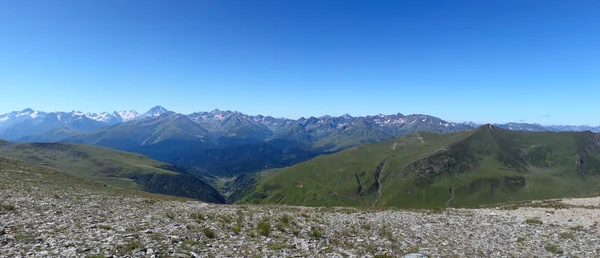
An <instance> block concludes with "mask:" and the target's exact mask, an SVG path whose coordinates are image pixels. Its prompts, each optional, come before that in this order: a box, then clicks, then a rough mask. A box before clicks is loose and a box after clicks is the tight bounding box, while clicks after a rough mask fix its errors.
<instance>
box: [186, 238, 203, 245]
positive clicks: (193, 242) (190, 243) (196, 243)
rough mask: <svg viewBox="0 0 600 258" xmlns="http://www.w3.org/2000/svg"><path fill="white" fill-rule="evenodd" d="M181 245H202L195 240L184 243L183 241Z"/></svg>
mask: <svg viewBox="0 0 600 258" xmlns="http://www.w3.org/2000/svg"><path fill="white" fill-rule="evenodd" d="M183 243H184V244H186V245H191V246H199V245H202V243H200V242H198V241H196V240H192V239H188V240H185V241H183Z"/></svg>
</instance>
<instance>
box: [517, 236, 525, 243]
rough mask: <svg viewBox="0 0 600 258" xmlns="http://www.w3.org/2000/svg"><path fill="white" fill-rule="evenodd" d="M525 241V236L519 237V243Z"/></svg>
mask: <svg viewBox="0 0 600 258" xmlns="http://www.w3.org/2000/svg"><path fill="white" fill-rule="evenodd" d="M523 242H525V238H523V237H518V238H517V243H523Z"/></svg>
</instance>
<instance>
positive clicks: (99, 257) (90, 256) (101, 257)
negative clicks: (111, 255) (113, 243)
mask: <svg viewBox="0 0 600 258" xmlns="http://www.w3.org/2000/svg"><path fill="white" fill-rule="evenodd" d="M85 258H106V256H104V254H88V255H86V256H85Z"/></svg>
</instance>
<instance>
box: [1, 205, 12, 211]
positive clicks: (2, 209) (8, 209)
mask: <svg viewBox="0 0 600 258" xmlns="http://www.w3.org/2000/svg"><path fill="white" fill-rule="evenodd" d="M14 210H15V206H14V205H11V204H0V211H14Z"/></svg>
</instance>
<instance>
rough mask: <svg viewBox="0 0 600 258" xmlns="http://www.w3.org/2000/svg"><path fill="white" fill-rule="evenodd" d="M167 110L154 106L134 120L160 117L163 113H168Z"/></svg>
mask: <svg viewBox="0 0 600 258" xmlns="http://www.w3.org/2000/svg"><path fill="white" fill-rule="evenodd" d="M168 112H169V110H167V109H166V108H164V107H161V106H155V107H153V108H151V109H150V110H148V111H146V113H143V114H142V115H140V116H139V117H137V118H136V119H144V118H149V117H157V116H160V115H162V114H164V113H168Z"/></svg>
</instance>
